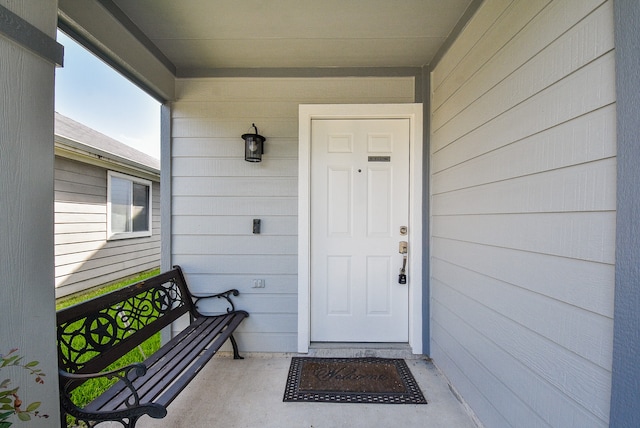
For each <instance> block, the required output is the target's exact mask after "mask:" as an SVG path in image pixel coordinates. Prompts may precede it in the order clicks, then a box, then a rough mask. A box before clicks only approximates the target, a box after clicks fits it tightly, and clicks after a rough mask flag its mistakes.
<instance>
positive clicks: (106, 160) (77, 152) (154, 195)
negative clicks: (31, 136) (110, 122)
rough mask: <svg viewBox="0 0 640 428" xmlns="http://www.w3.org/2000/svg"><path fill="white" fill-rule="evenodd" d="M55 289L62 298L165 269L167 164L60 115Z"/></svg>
mask: <svg viewBox="0 0 640 428" xmlns="http://www.w3.org/2000/svg"><path fill="white" fill-rule="evenodd" d="M55 155H56V156H55V185H54V190H55V269H56V271H55V286H56V296H57V297H62V296H66V295H69V294H71V293H76V292H79V291H83V290H86V289H88V288H91V287H95V286H99V285H102V284H106V283H109V282H112V281H115V280H118V279H121V278H124V277H127V276H131V275H134V274H136V273H139V272H143V271H146V270H149V269H154V268H157V267H159V266H160V169H159V168H160V162H159V161H158V160H157V159H154V158H153V157H151V156H148V155H146V154H144V153H141V152H139V151H137V150H135V149H133V148H131V147H129V146H127V145H125V144H123V143H120V142H119V141H116V140H114V139H113V138H110V137H108V136H106V135H104V134H101V133H99V132H97V131H95V130H93V129H91V128H89V127H87V126H85V125H82V124H81V123H78V122H76V121H74V120H71V119H69V118H68V117H65V116H62V115H60V114H59V113H56V120H55Z"/></svg>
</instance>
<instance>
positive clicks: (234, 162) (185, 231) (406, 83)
mask: <svg viewBox="0 0 640 428" xmlns="http://www.w3.org/2000/svg"><path fill="white" fill-rule="evenodd" d="M414 85H415V83H414V78H412V77H375V78H374V77H370V78H363V77H360V78H355V77H354V78H202V79H201V78H194V79H178V81H177V87H176V92H177V101H176V102H175V103H174V104H173V108H172V124H171V128H172V142H171V143H172V144H171V152H172V153H171V159H172V163H171V171H172V172H171V177H172V182H171V187H172V190H171V192H172V195H173V196H172V201H171V202H172V221H171V227H172V233H171V239H172V253H171V254H172V255H171V262H172V263H173V264H179V265H181V266H182V267H183V268H184V270H185V273H186V275H187V281H188V282H189V284H190V285H191V286H192V288H193V289H194V292H196V293H210V292H214V291H222V290H226V289H228V288H237V289H238V290H240V293H241V294H240V296H239V298H238V299H237V301H238V307H239V308H242V309H246V310H248V311H249V313H250V314H251V316H250V317H249V318H248V319H247V320H245V321H244V322H243V323H242V325H241V326H240V329H239V332H238V334H237V336H236V337H237V339H238V343H239V346H240V348H241V349H242V350H244V351H249V352H295V351H296V349H297V307H298V299H297V281H298V280H297V228H298V225H297V205H298V201H297V187H298V179H297V177H298V171H297V166H298V160H297V159H298V104H314V103H317V104H326V103H336V104H337V103H405V102H414ZM252 123H255V124H256V126H257V127H258V130H259V132H260V134H262V135H264V136H265V137H266V138H267V141H266V143H265V147H266V149H265V154H264V156H263V161H262V162H261V163H258V164H252V163H249V162H245V161H244V144H243V140H242V139H241V138H240V136H241V135H242V134H244V133H246V132H248V131H249V128H250V127H251V124H252ZM254 218H260V219H261V220H262V233H261V234H260V235H253V234H252V219H254ZM253 279H264V280H265V287H264V288H251V287H252V280H253Z"/></svg>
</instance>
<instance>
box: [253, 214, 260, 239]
mask: <svg viewBox="0 0 640 428" xmlns="http://www.w3.org/2000/svg"><path fill="white" fill-rule="evenodd" d="M253 233H254V234H256V235H259V234H260V219H259V218H254V219H253Z"/></svg>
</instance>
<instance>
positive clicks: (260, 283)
mask: <svg viewBox="0 0 640 428" xmlns="http://www.w3.org/2000/svg"><path fill="white" fill-rule="evenodd" d="M252 288H264V279H254V280H253V287H252Z"/></svg>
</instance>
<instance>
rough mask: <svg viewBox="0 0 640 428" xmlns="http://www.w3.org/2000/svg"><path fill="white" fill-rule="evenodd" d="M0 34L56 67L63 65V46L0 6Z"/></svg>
mask: <svg viewBox="0 0 640 428" xmlns="http://www.w3.org/2000/svg"><path fill="white" fill-rule="evenodd" d="M0 34H2V35H4V36H5V37H7V38H8V39H10V40H12V41H13V42H15V43H17V44H19V45H20V46H22V47H24V48H27V49H28V50H30V51H31V52H33V53H35V54H36V55H38V56H40V57H41V58H44V59H45V60H47V61H49V62H52V63H54V64H56V65H57V66H60V67H62V65H63V63H64V46H62V45H61V44H60V43H58V42H56V40H55V39H54V38H52V37H49V36H48V35H47V34H45V33H44V32H42V31H40V30H39V29H38V28H36V27H35V26H33V25H31V24H30V23H29V22H27V21H25V20H24V19H22V18H20V17H19V16H18V15H16V14H15V13H13V12H11V11H10V10H9V9H7V8H6V7H4V6H2V5H0Z"/></svg>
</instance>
